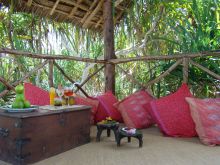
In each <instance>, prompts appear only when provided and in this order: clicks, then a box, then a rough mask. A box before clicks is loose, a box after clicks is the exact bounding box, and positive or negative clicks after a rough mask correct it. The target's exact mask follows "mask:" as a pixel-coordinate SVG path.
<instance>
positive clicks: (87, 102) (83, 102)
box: [75, 96, 99, 124]
mask: <svg viewBox="0 0 220 165" xmlns="http://www.w3.org/2000/svg"><path fill="white" fill-rule="evenodd" d="M75 101H76V104H77V105H88V106H91V107H92V108H91V118H90V123H91V124H94V118H95V114H96V113H97V108H98V105H99V101H98V100H92V99H90V98H84V97H80V96H76V98H75Z"/></svg>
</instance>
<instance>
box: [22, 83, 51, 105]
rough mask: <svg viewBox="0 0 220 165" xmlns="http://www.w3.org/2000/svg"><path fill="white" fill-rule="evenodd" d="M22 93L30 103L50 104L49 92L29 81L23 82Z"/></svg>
mask: <svg viewBox="0 0 220 165" xmlns="http://www.w3.org/2000/svg"><path fill="white" fill-rule="evenodd" d="M24 95H25V98H26V99H27V100H28V101H30V103H31V104H32V105H49V104H50V97H49V93H48V92H47V91H45V90H43V89H41V88H39V87H37V86H35V85H33V84H31V83H24Z"/></svg>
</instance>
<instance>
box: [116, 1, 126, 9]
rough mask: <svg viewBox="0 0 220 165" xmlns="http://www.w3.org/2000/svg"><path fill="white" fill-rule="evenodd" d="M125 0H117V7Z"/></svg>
mask: <svg viewBox="0 0 220 165" xmlns="http://www.w3.org/2000/svg"><path fill="white" fill-rule="evenodd" d="M123 1H124V0H116V1H115V7H117V6H118V5H120V3H122V2H123Z"/></svg>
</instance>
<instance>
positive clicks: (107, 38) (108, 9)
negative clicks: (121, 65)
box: [103, 0, 116, 93]
mask: <svg viewBox="0 0 220 165" xmlns="http://www.w3.org/2000/svg"><path fill="white" fill-rule="evenodd" d="M112 4H113V2H112V0H105V1H104V8H103V15H104V55H105V60H110V59H115V58H116V56H115V49H114V23H113V13H112V8H113V5H112ZM107 90H110V91H112V92H113V93H115V65H113V64H107V65H106V67H105V91H107Z"/></svg>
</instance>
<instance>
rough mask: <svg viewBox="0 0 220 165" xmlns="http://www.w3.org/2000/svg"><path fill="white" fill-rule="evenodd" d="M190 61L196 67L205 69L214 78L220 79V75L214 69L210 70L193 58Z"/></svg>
mask: <svg viewBox="0 0 220 165" xmlns="http://www.w3.org/2000/svg"><path fill="white" fill-rule="evenodd" d="M190 63H191V64H192V65H194V66H196V67H198V68H199V69H201V70H203V71H204V72H206V73H208V74H210V75H211V76H213V77H214V78H216V79H218V80H220V76H219V75H218V74H216V73H214V72H212V71H210V70H209V69H207V68H205V67H204V66H202V65H200V64H198V63H196V62H194V61H193V60H190Z"/></svg>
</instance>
